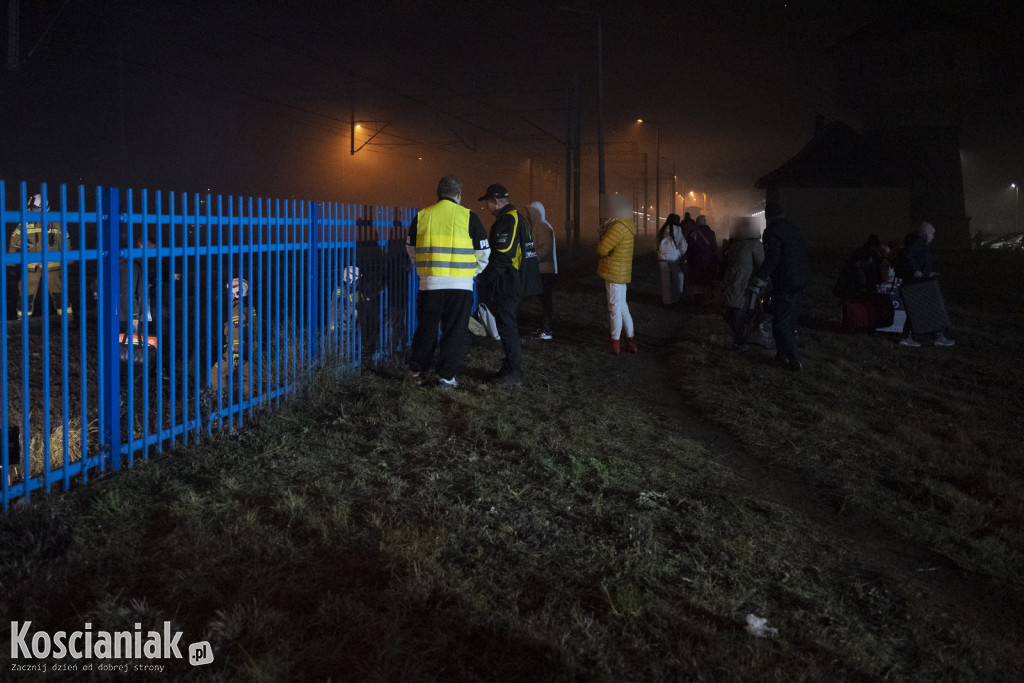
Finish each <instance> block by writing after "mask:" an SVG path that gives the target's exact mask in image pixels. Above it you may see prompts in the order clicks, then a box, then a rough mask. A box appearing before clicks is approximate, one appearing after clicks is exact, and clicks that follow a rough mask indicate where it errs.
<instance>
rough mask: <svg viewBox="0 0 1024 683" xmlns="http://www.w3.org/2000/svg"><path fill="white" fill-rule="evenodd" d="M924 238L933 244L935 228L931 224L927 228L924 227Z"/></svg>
mask: <svg viewBox="0 0 1024 683" xmlns="http://www.w3.org/2000/svg"><path fill="white" fill-rule="evenodd" d="M924 239H925V241H926V242H928V243H929V244H931V241H932V240H933V239H935V228H933V227H932V226H930V225H929V226H928V227H927V228H925V229H924Z"/></svg>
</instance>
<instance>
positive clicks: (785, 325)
mask: <svg viewBox="0 0 1024 683" xmlns="http://www.w3.org/2000/svg"><path fill="white" fill-rule="evenodd" d="M774 296H775V317H774V318H773V319H772V336H773V337H775V348H776V350H777V351H778V355H779V356H780V357H782V358H784V359H786V360H788V361H790V362H792V363H799V362H800V350H799V349H798V348H797V347H796V323H797V318H798V317H799V315H800V303H801V302H802V301H803V298H804V288H803V287H800V288H796V289H791V288H787V289H780V290H776V291H775V295H774Z"/></svg>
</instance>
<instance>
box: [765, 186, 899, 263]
mask: <svg viewBox="0 0 1024 683" xmlns="http://www.w3.org/2000/svg"><path fill="white" fill-rule="evenodd" d="M776 192H777V195H775V196H773V197H772V199H774V200H777V201H778V202H779V203H780V204H782V207H783V208H784V209H785V211H786V216H787V217H788V218H789V219H790V220H791V221H793V222H794V223H796V225H797V226H798V227H799V228H800V229H801V230H802V231H803V234H804V237H805V238H806V239H807V243H808V245H809V246H810V247H811V248H812V249H836V248H844V249H845V248H849V249H852V248H854V247H856V246H859V245H861V244H864V242H865V240H867V238H868V235H871V234H872V233H874V234H876V235H878V237H879V238H880V239H881V240H882V241H883V242H886V241H888V240H891V239H896V240H900V241H902V240H903V236H904V235H906V234H907V233H908V232H909V231H910V230H911V228H912V227H913V226H912V225H911V218H910V192H909V190H908V189H907V188H837V187H782V188H778V190H776ZM774 194H775V193H773V195H774Z"/></svg>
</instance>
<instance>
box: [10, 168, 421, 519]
mask: <svg viewBox="0 0 1024 683" xmlns="http://www.w3.org/2000/svg"><path fill="white" fill-rule="evenodd" d="M40 194H41V200H42V201H41V205H42V210H41V211H34V210H31V209H30V208H29V206H28V205H29V200H30V198H31V195H30V194H29V192H28V188H27V186H26V184H25V183H21V184H20V185H19V186H18V188H17V191H16V192H8V186H7V185H6V184H5V183H4V182H3V181H0V211H2V218H0V220H2V223H3V227H4V244H5V247H7V248H5V253H4V254H3V265H4V277H3V278H0V319H2V320H3V321H4V322H5V332H4V339H3V344H2V345H0V364H2V365H3V366H4V368H5V369H6V370H5V373H4V375H3V384H2V386H0V392H2V397H0V398H2V400H3V405H4V406H6V409H5V410H4V412H3V416H2V418H0V420H2V428H3V439H2V441H0V500H2V503H3V508H4V510H5V511H6V510H7V508H8V507H9V505H10V504H11V503H12V502H14V501H17V500H20V501H22V502H26V503H27V502H28V501H29V500H30V498H31V495H32V493H33V492H37V491H41V492H44V493H49V492H50V491H51V490H52V488H53V487H54V486H55V485H58V484H59V485H60V488H61V490H66V489H68V488H70V487H71V486H72V485H74V484H76V483H79V482H82V483H84V482H87V481H88V480H89V479H90V478H91V477H96V476H100V475H102V474H104V473H106V472H109V471H114V470H118V469H120V468H122V467H131V466H132V465H134V463H135V462H136V460H137V459H139V458H141V459H142V460H146V459H148V458H149V456H150V453H151V452H160V451H162V450H163V449H165V448H168V447H170V446H172V445H176V444H187V443H188V442H189V440H190V439H195V438H197V437H198V436H200V435H202V434H204V433H209V432H210V431H211V430H213V429H217V428H219V427H221V426H232V427H241V426H243V425H244V423H245V421H246V420H247V419H251V418H252V416H253V411H254V410H255V409H256V408H258V407H261V406H265V405H267V404H268V403H278V402H280V400H281V397H282V396H284V395H286V394H288V393H290V392H294V391H295V389H296V388H297V387H298V386H300V385H301V384H302V382H303V381H304V380H305V379H306V378H307V377H308V375H309V372H310V371H311V370H312V369H313V368H315V367H316V366H317V365H319V364H321V363H323V362H325V361H331V362H334V363H337V364H338V367H341V368H348V369H351V370H353V371H358V370H359V368H360V367H361V365H362V364H363V363H365V362H379V361H382V360H385V359H387V358H389V357H391V356H393V355H394V354H396V353H398V352H400V351H401V350H403V349H404V348H406V347H407V346H408V344H409V343H410V342H411V339H412V333H413V330H414V329H415V297H416V274H415V269H414V268H411V266H410V263H409V260H408V257H407V255H406V253H405V235H406V231H407V228H408V226H409V223H410V221H411V220H412V217H413V215H414V211H413V210H412V209H409V208H398V207H378V206H364V205H352V204H340V203H328V202H306V201H297V200H294V199H289V200H281V199H256V198H239V197H223V196H220V195H210V194H206V195H203V196H201V195H198V194H186V193H174V192H160V191H156V192H150V191H148V190H142V191H133V190H130V189H129V190H127V191H121V190H119V189H117V188H103V187H98V188H96V189H95V191H94V192H88V193H87V192H86V189H85V187H83V186H79V187H77V188H72V192H71V193H70V194H69V191H68V188H67V186H65V185H61V186H60V188H59V190H58V192H57V193H55V195H54V194H51V193H48V190H47V186H46V185H45V184H44V185H42V186H41V188H40ZM11 205H14V206H16V207H18V208H16V209H10V208H9V207H10V206H11ZM15 233H17V234H16V235H15ZM15 236H16V239H12V237H15ZM33 238H35V241H33ZM11 248H13V251H10V249H11ZM34 287H35V288H37V289H38V293H36V292H33V291H30V290H32V289H33V288H34Z"/></svg>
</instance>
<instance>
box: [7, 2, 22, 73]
mask: <svg viewBox="0 0 1024 683" xmlns="http://www.w3.org/2000/svg"><path fill="white" fill-rule="evenodd" d="M18 1H19V0H7V70H8V71H17V70H18V33H19V29H18Z"/></svg>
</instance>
